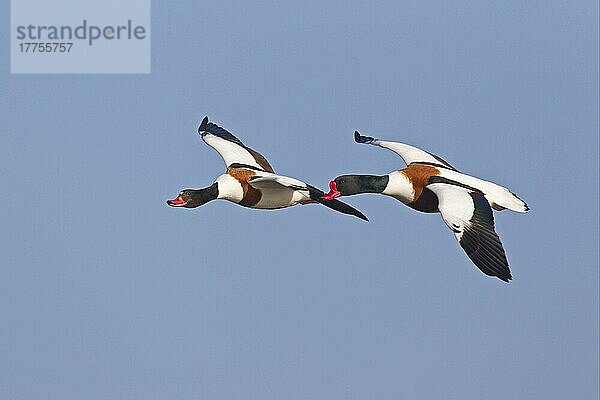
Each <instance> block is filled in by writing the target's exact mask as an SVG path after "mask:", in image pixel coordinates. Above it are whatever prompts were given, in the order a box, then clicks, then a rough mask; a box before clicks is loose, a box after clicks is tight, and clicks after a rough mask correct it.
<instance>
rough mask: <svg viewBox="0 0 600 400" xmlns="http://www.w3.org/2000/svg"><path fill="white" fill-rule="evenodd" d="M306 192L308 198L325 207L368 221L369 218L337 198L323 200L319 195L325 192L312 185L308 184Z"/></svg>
mask: <svg viewBox="0 0 600 400" xmlns="http://www.w3.org/2000/svg"><path fill="white" fill-rule="evenodd" d="M308 192H309V194H310V198H311V199H313V200H314V201H316V202H318V203H321V204H323V205H324V206H325V207H329V208H331V209H333V210H335V211H339V212H341V213H343V214H348V215H354V216H355V217H357V218H360V219H362V220H364V221H368V220H369V219H368V218H367V217H366V216H365V215H364V214H363V213H361V212H360V211H358V210H357V209H356V208H354V207H352V206H350V205H348V204H346V203H344V202H342V201H339V200H335V199H334V200H323V199H322V198H321V196H323V195H324V194H325V192H323V191H321V190H319V189H317V188H316V187H314V186H310V185H308Z"/></svg>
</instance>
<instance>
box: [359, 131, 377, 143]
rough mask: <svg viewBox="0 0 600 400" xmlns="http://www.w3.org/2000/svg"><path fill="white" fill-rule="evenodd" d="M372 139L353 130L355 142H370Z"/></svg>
mask: <svg viewBox="0 0 600 400" xmlns="http://www.w3.org/2000/svg"><path fill="white" fill-rule="evenodd" d="M373 140H375V139H373V138H372V137H370V136H363V135H361V134H360V133H359V132H358V131H354V141H355V142H356V143H371V142H372V141H373Z"/></svg>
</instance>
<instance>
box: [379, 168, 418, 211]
mask: <svg viewBox="0 0 600 400" xmlns="http://www.w3.org/2000/svg"><path fill="white" fill-rule="evenodd" d="M388 175H389V177H390V180H389V182H388V184H387V186H386V187H385V190H384V191H383V194H386V195H388V196H392V197H394V198H396V199H398V200H400V201H401V202H403V203H404V204H410V203H412V202H413V201H414V200H415V189H414V188H413V185H412V183H411V182H410V180H408V178H407V177H406V175H404V174H403V173H400V172H399V171H394V172H391V173H389V174H388Z"/></svg>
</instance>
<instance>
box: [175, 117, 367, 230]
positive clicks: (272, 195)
mask: <svg viewBox="0 0 600 400" xmlns="http://www.w3.org/2000/svg"><path fill="white" fill-rule="evenodd" d="M198 133H199V134H200V136H201V137H202V139H203V140H204V142H205V143H206V144H208V145H209V146H211V147H212V148H214V149H215V150H216V151H217V152H218V153H219V154H220V155H221V157H223V160H224V161H225V165H226V166H227V171H226V172H225V173H224V174H223V175H221V176H219V177H218V178H217V179H216V181H215V182H214V183H213V184H212V185H210V186H209V187H206V188H203V189H184V190H182V191H181V192H180V193H179V195H178V196H177V198H175V199H173V200H167V204H168V205H170V206H171V207H186V208H195V207H199V206H201V205H203V204H205V203H207V202H209V201H211V200H216V199H225V200H229V201H231V202H233V203H237V204H239V205H241V206H244V207H250V208H261V209H277V208H284V207H290V206H295V205H296V204H311V203H321V204H323V205H325V206H326V207H329V208H332V209H334V210H336V211H339V212H341V213H344V214H349V215H354V216H356V217H358V218H360V219H363V220H365V221H367V220H368V219H367V217H365V216H364V215H363V214H362V213H361V212H360V211H358V210H357V209H355V208H353V207H351V206H349V205H348V204H346V203H343V202H341V201H339V200H335V201H333V202H330V201H327V200H323V199H321V196H322V195H323V194H324V193H323V192H322V191H321V190H319V189H317V188H315V187H314V186H311V185H309V184H307V183H305V182H302V181H300V180H298V179H294V178H290V177H287V176H282V175H277V174H275V172H274V171H273V168H272V167H271V165H270V164H269V162H268V161H267V160H266V159H265V158H264V157H263V156H262V155H261V154H259V153H258V152H256V151H254V150H252V149H251V148H249V147H246V146H245V145H244V144H243V143H242V142H241V141H240V140H239V139H238V138H236V137H235V136H233V135H232V134H231V133H229V132H228V131H226V130H225V129H223V128H221V127H220V126H218V125H216V124H213V123H212V122H208V117H204V119H203V120H202V123H201V124H200V126H199V127H198Z"/></svg>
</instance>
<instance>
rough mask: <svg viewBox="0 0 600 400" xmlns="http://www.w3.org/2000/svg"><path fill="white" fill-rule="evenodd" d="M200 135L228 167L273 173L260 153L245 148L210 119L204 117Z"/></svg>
mask: <svg viewBox="0 0 600 400" xmlns="http://www.w3.org/2000/svg"><path fill="white" fill-rule="evenodd" d="M198 133H199V134H200V136H202V140H204V142H205V143H206V144H207V145H209V146H210V147H212V148H213V149H215V150H216V151H217V152H218V153H219V154H220V155H221V157H223V160H224V161H225V164H226V165H227V166H228V167H229V166H230V165H232V164H240V165H246V166H250V167H252V168H258V169H259V170H261V171H266V172H273V167H271V165H270V164H269V162H268V161H267V160H266V159H265V158H264V157H263V156H262V155H261V154H260V153H259V152H257V151H255V150H252V149H251V148H249V147H247V146H245V145H244V144H243V143H242V142H241V141H240V140H239V139H238V138H236V137H235V136H233V135H232V134H231V133H230V132H228V131H227V130H225V129H223V128H221V127H220V126H218V125H217V124H213V123H212V122H209V121H208V117H204V119H203V120H202V123H201V124H200V126H199V127H198Z"/></svg>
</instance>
